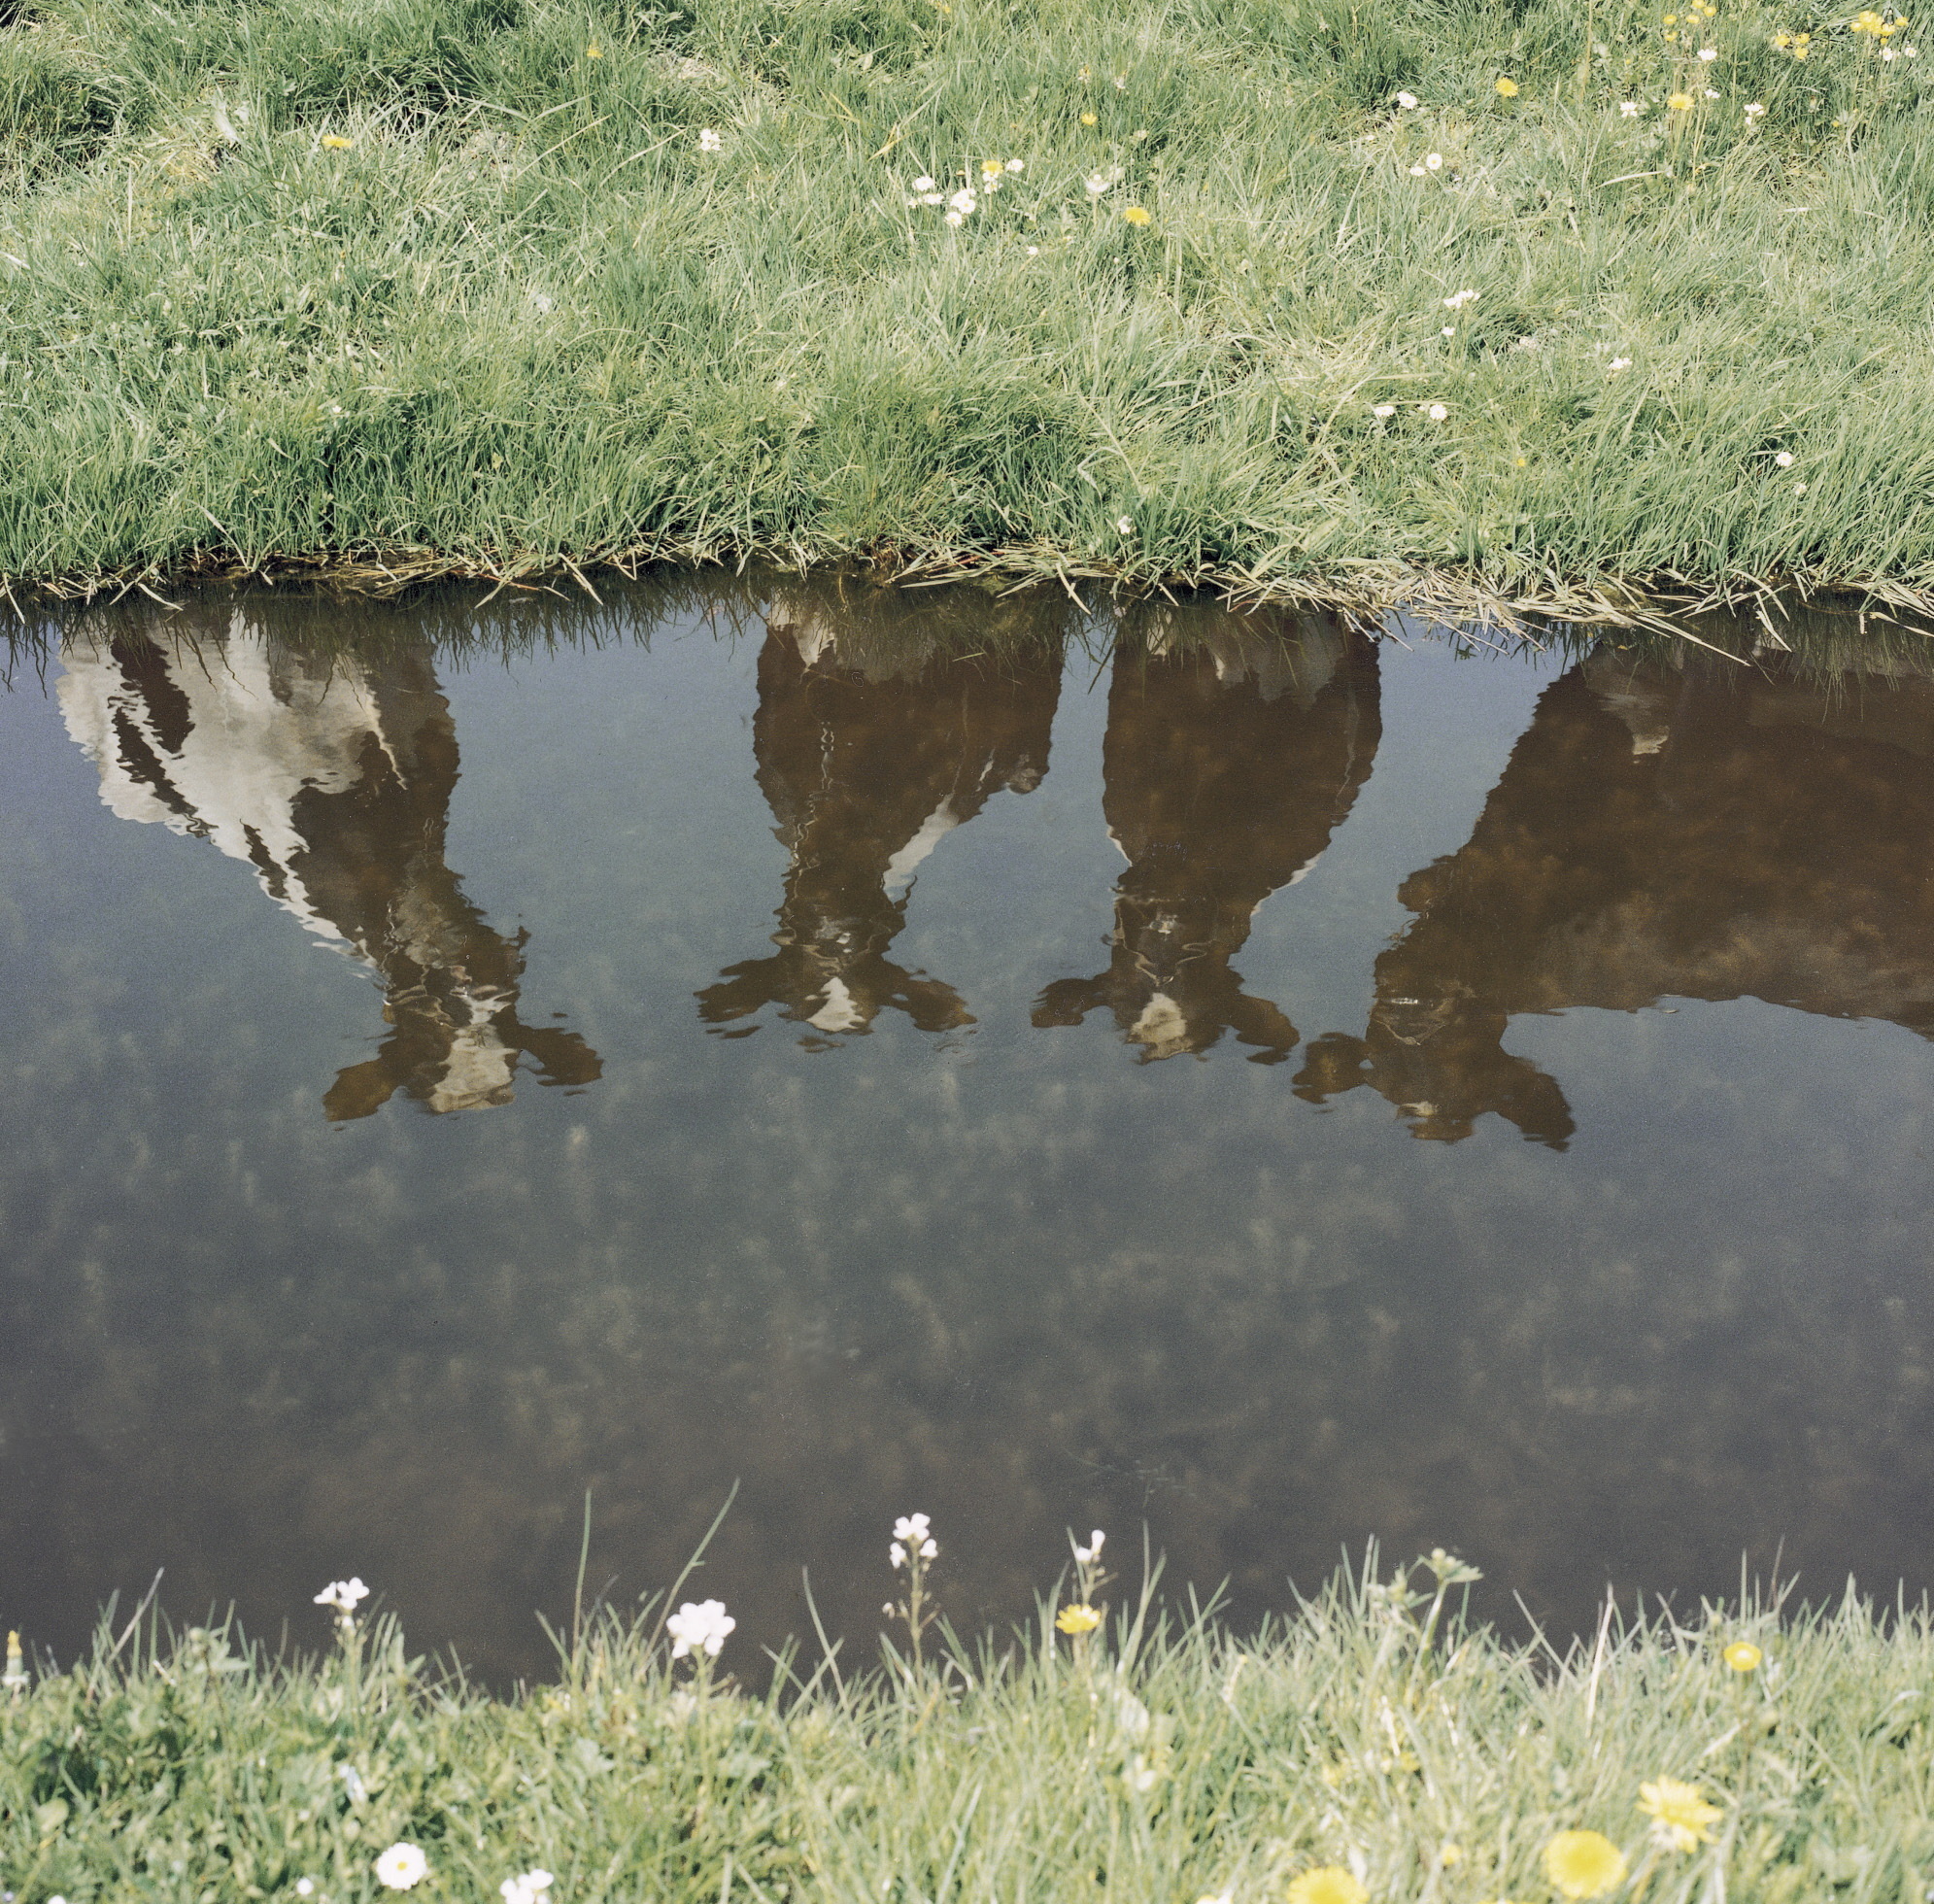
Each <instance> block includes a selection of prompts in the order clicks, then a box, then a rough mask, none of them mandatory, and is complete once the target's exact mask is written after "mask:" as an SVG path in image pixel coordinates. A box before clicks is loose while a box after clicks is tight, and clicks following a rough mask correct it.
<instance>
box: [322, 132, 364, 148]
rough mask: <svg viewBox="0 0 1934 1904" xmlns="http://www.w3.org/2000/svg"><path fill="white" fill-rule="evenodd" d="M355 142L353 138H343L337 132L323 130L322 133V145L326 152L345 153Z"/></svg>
mask: <svg viewBox="0 0 1934 1904" xmlns="http://www.w3.org/2000/svg"><path fill="white" fill-rule="evenodd" d="M355 143H356V141H355V140H353V139H345V138H344V137H343V136H342V135H341V134H340V133H337V132H325V133H323V134H322V146H323V149H324V150H325V151H327V152H332V153H346V152H348V151H349V149H350V147H351V146H353V145H354V144H355Z"/></svg>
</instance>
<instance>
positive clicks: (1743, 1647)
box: [1719, 1640, 1766, 1673]
mask: <svg viewBox="0 0 1934 1904" xmlns="http://www.w3.org/2000/svg"><path fill="white" fill-rule="evenodd" d="M1719 1657H1720V1658H1721V1659H1723V1660H1724V1661H1725V1662H1726V1664H1727V1665H1728V1666H1730V1667H1731V1668H1732V1669H1733V1671H1734V1672H1735V1673H1752V1672H1756V1671H1758V1669H1759V1662H1760V1661H1761V1660H1762V1659H1764V1658H1765V1657H1766V1655H1765V1654H1764V1653H1763V1652H1761V1651H1760V1649H1758V1648H1757V1647H1756V1646H1754V1645H1753V1643H1752V1642H1751V1641H1750V1640H1735V1641H1734V1642H1733V1643H1732V1645H1731V1646H1729V1647H1728V1648H1727V1649H1725V1651H1724V1652H1722V1653H1721V1654H1720V1655H1719Z"/></svg>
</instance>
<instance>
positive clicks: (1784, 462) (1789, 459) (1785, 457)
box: [1773, 450, 1793, 469]
mask: <svg viewBox="0 0 1934 1904" xmlns="http://www.w3.org/2000/svg"><path fill="white" fill-rule="evenodd" d="M1773 460H1774V461H1775V462H1776V463H1777V464H1778V465H1779V466H1780V467H1781V469H1791V468H1792V466H1793V453H1792V451H1791V450H1779V451H1776V452H1775V453H1774V457H1773Z"/></svg>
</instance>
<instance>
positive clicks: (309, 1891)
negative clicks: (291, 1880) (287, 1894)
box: [295, 1878, 316, 1897]
mask: <svg viewBox="0 0 1934 1904" xmlns="http://www.w3.org/2000/svg"><path fill="white" fill-rule="evenodd" d="M295 1894H296V1896H297V1897H313V1896H314V1895H315V1894H316V1880H315V1879H314V1878H297V1879H296V1881H295Z"/></svg>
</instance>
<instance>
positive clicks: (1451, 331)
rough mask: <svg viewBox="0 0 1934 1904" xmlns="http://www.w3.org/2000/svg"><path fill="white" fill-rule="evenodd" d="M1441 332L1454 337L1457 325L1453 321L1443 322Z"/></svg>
mask: <svg viewBox="0 0 1934 1904" xmlns="http://www.w3.org/2000/svg"><path fill="white" fill-rule="evenodd" d="M1443 334H1444V335H1445V336H1446V337H1455V336H1456V335H1457V326H1456V325H1455V324H1454V323H1447V324H1445V325H1444V327H1443Z"/></svg>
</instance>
